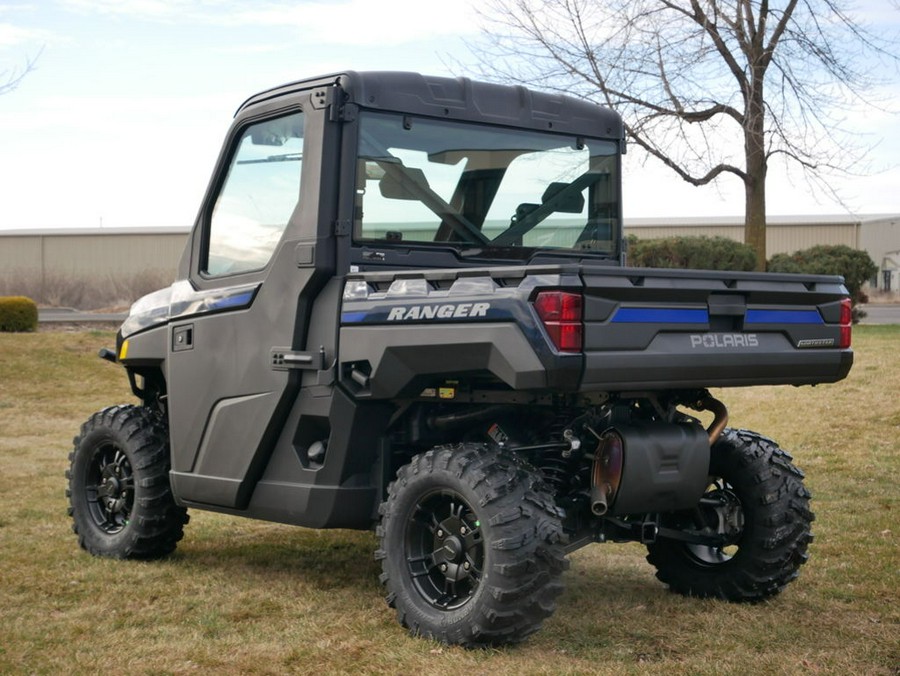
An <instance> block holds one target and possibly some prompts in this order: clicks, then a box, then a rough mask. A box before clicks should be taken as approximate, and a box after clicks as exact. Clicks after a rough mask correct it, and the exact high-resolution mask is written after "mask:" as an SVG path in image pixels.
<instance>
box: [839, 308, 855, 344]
mask: <svg viewBox="0 0 900 676" xmlns="http://www.w3.org/2000/svg"><path fill="white" fill-rule="evenodd" d="M852 326H853V307H852V305H851V303H850V299H849V298H845V299H844V300H842V301H841V345H840V347H841V349H842V350H846V349H847V348H849V347H850V340H851V336H850V334H851V327H852Z"/></svg>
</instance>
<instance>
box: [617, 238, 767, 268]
mask: <svg viewBox="0 0 900 676" xmlns="http://www.w3.org/2000/svg"><path fill="white" fill-rule="evenodd" d="M628 264H629V265H633V266H635V267H639V268H682V269H689V270H731V271H735V270H741V271H751V270H754V269H755V268H756V253H755V252H754V251H753V248H752V247H750V246H748V245H747V244H741V243H740V242H736V241H734V240H733V239H728V238H727V237H665V238H662V239H638V238H637V237H635V236H634V235H629V237H628Z"/></svg>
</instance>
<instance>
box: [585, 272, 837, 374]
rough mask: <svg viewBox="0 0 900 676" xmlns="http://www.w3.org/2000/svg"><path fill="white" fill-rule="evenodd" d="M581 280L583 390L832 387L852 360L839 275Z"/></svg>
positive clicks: (626, 275)
mask: <svg viewBox="0 0 900 676" xmlns="http://www.w3.org/2000/svg"><path fill="white" fill-rule="evenodd" d="M582 278H583V281H584V356H585V364H584V377H583V380H582V386H581V388H582V389H584V390H594V389H602V390H610V389H613V390H615V389H633V388H638V387H640V388H654V389H656V388H666V389H670V388H681V387H729V386H739V385H783V384H790V385H806V384H814V383H829V382H835V381H837V380H841V379H842V378H844V377H845V376H846V375H847V373H848V372H849V370H850V366H851V365H852V363H853V352H852V351H851V350H850V349H849V346H848V347H845V348H842V347H841V335H842V329H841V305H842V301H843V300H844V299H846V298H848V293H847V289H846V288H845V287H844V285H843V279H842V278H840V277H830V276H811V275H786V274H771V273H737V272H735V273H730V272H715V271H696V270H656V269H648V268H618V269H611V268H601V267H589V266H585V267H584V268H583V269H582ZM845 319H846V314H845ZM844 335H845V337H846V338H845V342H848V341H847V340H846V339H847V338H849V329H848V328H846V325H845V328H844Z"/></svg>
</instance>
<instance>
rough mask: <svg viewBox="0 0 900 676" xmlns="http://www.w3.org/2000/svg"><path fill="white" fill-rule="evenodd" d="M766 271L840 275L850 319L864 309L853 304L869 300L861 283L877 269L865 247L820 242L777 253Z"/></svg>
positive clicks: (859, 317)
mask: <svg viewBox="0 0 900 676" xmlns="http://www.w3.org/2000/svg"><path fill="white" fill-rule="evenodd" d="M766 269H767V270H768V271H769V272H800V273H806V274H812V275H841V276H842V277H843V278H844V285H845V286H846V287H847V290H848V291H849V292H850V299H851V301H852V303H853V321H854V323H856V322H858V321H859V320H860V319H861V318H862V317H865V316H866V313H865V312H863V311H862V310H860V309H859V308H857V307H856V306H857V305H858V304H861V303H865V302H867V301H868V300H869V298H868V296H866V294H865V293H864V292H863V290H862V288H863V285H864V284H865V283H866V282H867V281H869V280H870V279H871V278H872V277H873V275H874V274H875V273H876V272H877V271H878V266H877V265H875V263H874V262H873V261H872V259H871V258H870V257H869V254H867V253H866V252H865V251H859V250H858V249H852V248H851V247H849V246H844V245H843V244H839V245H834V244H821V245H819V246H814V247H811V248H809V249H803V250H802V251H797V252H795V253H792V254H790V255H788V254H776V255H774V256H772V258H770V259H769V262H768V264H767V265H766Z"/></svg>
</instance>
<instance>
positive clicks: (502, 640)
mask: <svg viewBox="0 0 900 676" xmlns="http://www.w3.org/2000/svg"><path fill="white" fill-rule="evenodd" d="M379 512H380V514H381V523H380V525H379V526H378V529H377V535H378V537H379V545H380V546H379V549H378V550H377V552H376V554H375V556H376V558H377V559H380V560H381V561H382V571H383V573H382V576H381V580H382V582H383V584H384V585H385V587H386V588H387V592H388V593H387V601H388V604H389V605H390V606H391V607H394V608H396V610H397V618H398V620H399V621H400V623H401V624H402V625H403V626H405V627H407V628H408V629H409V630H410V631H411V632H412V633H413V634H414V635H421V636H424V637H426V638H431V639H434V640H437V641H441V642H443V643H449V644H458V645H464V646H481V645H500V644H506V643H516V642H519V641H521V640H523V639H524V638H525V637H527V636H528V635H530V634H532V633H533V632H535V631H537V630H538V629H539V628H540V626H541V623H542V622H543V620H544V619H545V618H547V617H549V616H550V615H551V614H552V613H553V611H554V610H555V609H556V597H557V596H558V595H559V594H560V593H561V592H562V583H561V581H560V576H561V575H562V572H563V570H565V569H566V568H567V567H568V560H567V559H566V557H565V550H564V548H563V540H564V536H563V533H562V525H561V523H560V516H561V512H560V510H559V509H558V508H557V507H556V505H555V503H554V500H553V496H552V494H551V492H550V491H549V489H548V488H547V487H546V486H545V485H544V483H543V482H542V481H541V480H540V479H539V477H538V476H537V474H536V472H535V470H533V469H532V468H530V467H528V466H527V465H525V464H524V463H523V462H521V461H519V460H518V459H517V458H515V457H514V456H512V455H510V454H507V453H504V452H502V451H499V450H497V449H494V448H492V447H489V446H486V445H482V444H460V445H458V446H444V447H438V448H435V449H433V450H431V451H428V452H427V453H424V454H422V455H417V456H415V457H414V458H413V459H412V460H411V461H410V463H409V464H408V465H405V466H404V467H402V468H400V470H399V471H398V472H397V480H396V481H394V482H392V483H391V484H390V486H388V496H387V499H386V500H385V501H384V503H382V505H381V507H380V510H379Z"/></svg>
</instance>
